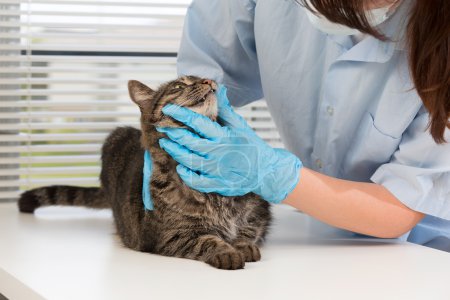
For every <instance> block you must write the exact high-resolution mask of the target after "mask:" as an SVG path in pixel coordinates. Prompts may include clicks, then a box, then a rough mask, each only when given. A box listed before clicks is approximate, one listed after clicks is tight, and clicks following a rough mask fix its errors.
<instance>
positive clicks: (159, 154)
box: [18, 76, 271, 269]
mask: <svg viewBox="0 0 450 300" xmlns="http://www.w3.org/2000/svg"><path fill="white" fill-rule="evenodd" d="M128 89H129V93H130V97H131V99H132V100H133V101H134V102H135V103H136V104H137V105H138V106H139V108H140V110H141V128H142V132H141V131H140V130H138V129H135V128H131V127H122V128H117V129H115V130H114V131H113V132H112V133H111V134H110V135H109V137H108V138H107V139H106V141H105V143H104V145H103V148H102V170H101V174H100V181H101V187H100V188H96V187H89V188H85V187H75V186H48V187H41V188H36V189H33V190H29V191H27V192H25V193H23V194H22V195H21V197H20V199H19V202H18V205H19V209H20V211H21V212H26V213H33V212H34V211H35V209H36V208H38V207H40V206H46V205H76V206H86V207H91V208H112V212H113V215H114V220H115V224H116V228H117V232H118V235H119V236H120V238H121V240H122V242H123V244H124V245H125V246H127V247H129V248H131V249H135V250H138V251H144V252H150V253H156V254H160V255H166V256H174V257H181V258H188V259H195V260H200V261H204V262H206V263H208V264H210V265H211V266H214V267H216V268H220V269H241V268H243V267H244V264H245V262H253V261H258V260H260V258H261V255H260V251H259V248H258V246H259V245H260V244H261V243H262V242H263V239H264V237H265V235H266V232H267V229H268V226H269V223H270V220H271V214H270V210H269V209H270V207H269V204H268V203H267V202H266V201H263V200H261V199H260V198H259V197H258V196H256V195H254V194H247V195H245V196H240V197H223V196H221V195H218V194H215V193H208V194H204V193H200V192H198V191H196V190H192V189H190V188H189V187H188V186H187V185H185V184H184V183H183V181H182V180H181V179H180V177H179V176H178V174H177V172H176V166H177V163H176V162H175V161H174V160H173V159H172V158H171V157H170V156H169V155H168V154H167V153H166V152H165V151H164V150H162V149H161V148H160V146H159V143H158V140H159V139H160V138H162V137H165V135H164V134H163V133H159V132H157V131H156V129H155V127H156V126H162V127H182V126H183V125H182V124H181V123H179V122H177V121H175V120H173V119H171V118H170V117H166V116H164V115H163V113H162V111H161V110H162V108H163V107H164V105H166V104H168V103H175V104H178V105H181V106H185V107H188V108H190V109H192V110H194V111H196V112H198V113H200V114H203V115H205V116H207V117H209V118H211V119H212V120H216V118H217V114H218V109H217V99H216V96H215V90H216V89H217V84H216V83H215V82H214V81H211V80H208V79H201V78H198V77H194V76H185V77H181V78H179V79H177V80H174V81H171V82H168V83H166V84H163V85H162V86H160V87H159V89H157V90H156V91H154V90H152V89H151V88H149V87H147V86H145V85H144V84H142V83H140V82H138V81H130V82H129V83H128ZM144 150H148V151H149V152H150V154H151V158H152V161H153V173H152V177H151V185H150V192H151V196H152V200H153V204H154V210H152V211H149V210H145V208H144V206H143V201H142V181H143V174H142V173H143V165H144Z"/></svg>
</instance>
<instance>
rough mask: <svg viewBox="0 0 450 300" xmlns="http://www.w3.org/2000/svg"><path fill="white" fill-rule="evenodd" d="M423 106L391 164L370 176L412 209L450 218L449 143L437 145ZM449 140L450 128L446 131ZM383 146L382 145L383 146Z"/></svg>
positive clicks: (384, 165) (404, 135)
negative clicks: (429, 128)
mask: <svg viewBox="0 0 450 300" xmlns="http://www.w3.org/2000/svg"><path fill="white" fill-rule="evenodd" d="M428 118H429V115H428V113H427V112H426V111H425V109H424V108H423V107H422V109H421V111H420V112H419V114H418V115H417V117H416V118H415V119H414V120H413V122H412V123H411V125H410V126H409V127H408V128H407V130H406V131H405V133H404V134H403V136H402V140H401V143H400V145H399V148H398V150H397V151H396V152H395V153H394V155H393V156H392V157H391V160H390V162H389V163H386V164H383V165H381V166H380V167H379V168H378V169H377V171H376V172H375V173H374V174H373V176H372V177H371V180H372V181H373V182H375V183H378V184H381V185H383V186H384V187H385V188H387V189H388V190H389V191H390V192H391V193H392V194H393V195H394V196H396V197H397V198H398V199H399V200H400V201H401V202H402V203H403V204H405V205H406V206H408V207H409V208H411V209H413V210H415V211H419V212H422V213H425V214H427V215H431V216H435V217H438V218H442V219H447V220H450V143H446V144H439V145H438V144H436V143H435V142H434V140H433V138H432V137H431V134H430V132H429V130H428V121H429V120H428ZM445 138H446V140H447V141H450V130H449V129H447V130H446V132H445ZM380 147H383V145H380Z"/></svg>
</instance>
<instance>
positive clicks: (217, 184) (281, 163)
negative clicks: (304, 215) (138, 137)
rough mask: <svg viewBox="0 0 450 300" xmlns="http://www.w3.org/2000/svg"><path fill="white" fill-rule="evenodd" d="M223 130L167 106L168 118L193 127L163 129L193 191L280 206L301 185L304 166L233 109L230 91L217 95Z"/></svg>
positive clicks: (164, 145) (166, 146) (167, 147)
mask: <svg viewBox="0 0 450 300" xmlns="http://www.w3.org/2000/svg"><path fill="white" fill-rule="evenodd" d="M217 99H218V102H219V103H218V104H219V119H220V122H221V124H222V125H220V124H219V123H217V122H213V121H211V120H210V119H209V118H207V117H205V116H203V115H200V114H198V113H196V112H193V111H192V110H189V109H187V108H184V107H180V106H176V105H172V104H169V105H166V106H165V107H164V108H163V113H164V114H166V115H168V116H170V117H172V118H174V119H176V120H178V121H180V122H182V123H184V124H185V125H187V126H188V127H190V128H192V129H193V131H194V132H195V133H193V132H191V131H189V130H187V129H183V128H158V129H157V130H158V131H159V132H163V133H165V134H166V135H167V137H168V138H169V139H166V138H163V139H160V145H161V147H162V148H163V149H164V150H165V151H166V152H167V153H169V154H170V155H171V156H172V157H173V158H174V159H175V160H176V161H177V162H178V163H179V165H178V166H177V172H178V174H179V175H180V177H181V179H182V180H183V181H184V182H185V183H186V184H187V185H188V186H189V187H191V188H193V189H196V190H198V191H200V192H204V193H211V192H215V193H219V194H221V195H224V196H241V195H245V194H247V193H250V192H253V193H255V194H257V195H260V196H261V197H262V198H263V199H265V200H266V201H269V202H272V203H280V202H281V201H283V200H284V199H285V198H286V197H287V196H288V194H289V193H290V192H291V191H292V190H293V189H294V188H295V186H296V185H297V183H298V181H299V176H300V168H301V167H302V164H301V161H300V160H299V159H298V158H297V157H296V156H295V155H293V154H292V153H290V152H288V151H286V150H283V149H278V148H272V147H271V146H269V145H268V144H267V143H266V142H264V141H263V140H262V139H261V138H259V137H258V136H257V135H256V133H255V132H254V131H253V130H252V129H251V128H250V126H249V125H248V124H247V122H246V121H245V120H244V118H242V117H241V116H239V115H238V114H236V113H235V112H234V111H233V109H232V108H231V106H230V104H229V101H228V99H227V96H226V88H225V87H224V86H220V87H219V89H218V92H217Z"/></svg>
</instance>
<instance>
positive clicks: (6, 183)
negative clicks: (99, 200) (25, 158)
mask: <svg viewBox="0 0 450 300" xmlns="http://www.w3.org/2000/svg"><path fill="white" fill-rule="evenodd" d="M29 183H30V184H31V185H33V186H41V185H93V186H94V185H98V183H99V180H98V178H97V177H80V178H73V177H70V178H47V179H41V178H33V181H31V182H30V181H28V180H26V179H21V180H0V187H10V186H26V185H28V184H29Z"/></svg>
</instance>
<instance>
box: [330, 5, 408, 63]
mask: <svg viewBox="0 0 450 300" xmlns="http://www.w3.org/2000/svg"><path fill="white" fill-rule="evenodd" d="M411 2H412V1H402V3H401V4H400V5H399V7H398V8H397V10H396V12H395V13H394V14H393V15H392V16H391V17H390V18H389V19H388V20H387V21H386V22H384V23H383V24H381V25H380V26H379V30H380V31H381V32H382V33H384V35H385V36H386V37H388V38H389V40H387V41H381V40H378V39H377V38H375V37H373V36H370V35H368V36H367V37H366V38H364V39H363V40H362V41H361V42H359V43H358V44H356V45H354V44H353V41H352V39H351V37H350V36H343V35H328V38H329V39H330V40H332V41H333V42H335V43H337V44H338V45H340V46H341V47H342V48H343V53H342V55H341V56H340V57H339V58H338V59H337V60H338V61H362V62H378V63H385V62H387V61H389V60H390V59H391V58H392V56H393V55H394V52H395V51H396V50H398V51H404V50H406V40H405V38H406V30H407V28H406V27H407V22H408V19H409V18H408V15H409V13H410V8H411Z"/></svg>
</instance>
